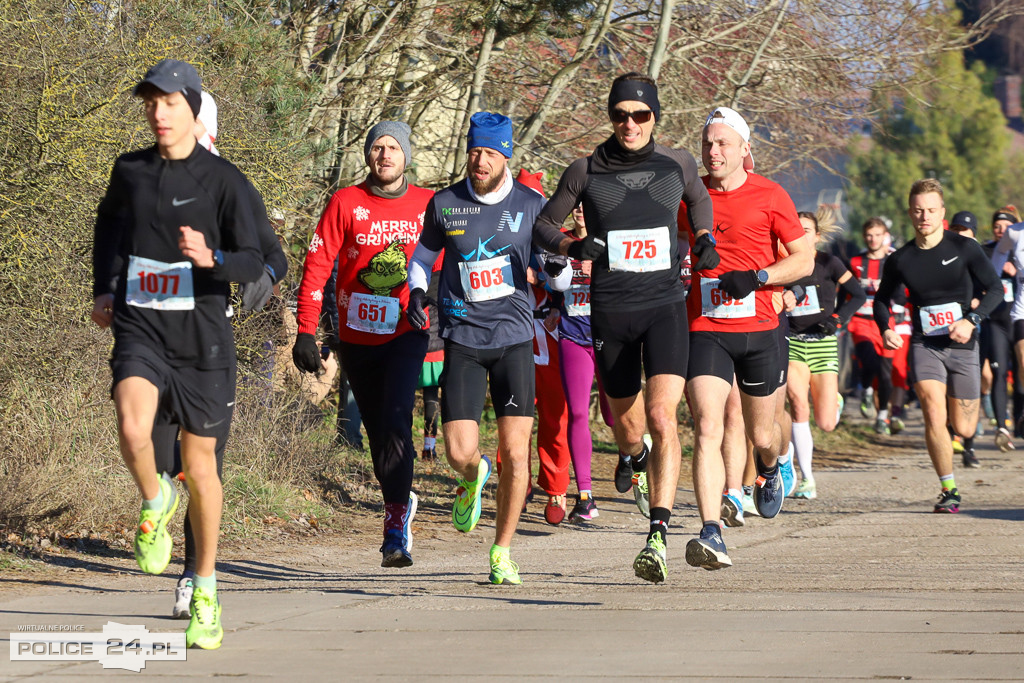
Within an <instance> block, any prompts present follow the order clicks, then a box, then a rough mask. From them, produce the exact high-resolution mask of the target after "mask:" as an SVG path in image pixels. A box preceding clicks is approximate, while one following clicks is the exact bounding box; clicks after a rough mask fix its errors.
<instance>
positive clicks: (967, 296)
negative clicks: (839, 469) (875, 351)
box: [874, 178, 1003, 513]
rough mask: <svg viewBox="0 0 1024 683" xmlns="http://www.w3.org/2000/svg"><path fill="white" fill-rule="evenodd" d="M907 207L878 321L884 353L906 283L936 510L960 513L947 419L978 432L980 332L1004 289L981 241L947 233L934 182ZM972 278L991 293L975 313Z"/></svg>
mask: <svg viewBox="0 0 1024 683" xmlns="http://www.w3.org/2000/svg"><path fill="white" fill-rule="evenodd" d="M909 205H910V208H909V211H908V213H909V214H910V220H911V221H912V222H913V224H914V230H915V232H916V236H915V238H914V241H913V242H910V243H908V244H906V245H904V246H903V247H901V248H900V249H898V250H896V252H895V253H893V254H892V255H891V256H889V259H888V260H887V261H886V264H885V269H884V270H883V271H882V282H881V283H880V284H879V286H878V292H877V293H876V294H875V303H874V314H875V323H876V324H877V325H878V330H879V332H881V333H882V342H883V344H884V345H885V347H886V348H890V349H898V348H901V347H902V346H903V339H902V338H901V337H900V336H899V335H898V334H897V333H896V332H895V331H894V330H891V329H889V302H890V300H891V299H892V296H893V294H894V292H896V290H897V289H898V288H899V287H900V286H906V288H907V291H908V292H909V301H910V303H911V304H912V305H913V307H914V309H913V310H914V315H913V320H912V324H913V330H914V331H913V335H912V337H911V344H912V353H911V354H910V355H911V363H912V364H913V365H912V369H913V372H912V374H913V376H914V377H915V384H914V391H915V392H917V397H918V399H919V400H920V401H921V413H922V414H923V415H924V423H925V443H926V444H927V446H928V455H929V456H930V457H931V460H932V465H933V466H934V467H935V472H936V474H938V475H939V480H940V481H941V482H942V492H941V493H940V495H939V501H938V502H937V503H936V504H935V512H946V513H952V512H959V510H960V500H961V499H960V493H959V491H958V490H957V488H956V482H955V480H954V478H953V443H952V440H951V439H950V435H949V432H948V431H947V430H946V421H947V417H948V419H949V422H950V423H951V424H952V426H953V429H954V430H955V431H956V432H957V433H958V434H961V435H973V434H974V430H975V428H976V427H977V424H978V404H979V402H980V398H981V373H980V369H979V364H978V345H977V342H976V341H975V336H976V335H975V332H976V330H977V329H978V327H979V325H980V324H981V321H982V319H983V318H985V317H987V316H988V315H989V314H990V313H991V312H992V311H993V310H995V308H996V306H998V305H999V302H1000V301H1002V298H1003V288H1002V285H1001V284H1000V282H999V276H998V275H997V274H996V271H995V269H994V268H993V267H992V264H991V262H990V261H989V260H988V259H987V258H985V254H984V253H983V252H982V250H981V247H980V246H979V245H978V243H977V242H975V241H974V240H971V239H967V238H965V237H962V236H960V235H957V234H954V233H952V232H948V231H944V230H943V229H942V219H943V217H944V216H945V215H946V207H945V203H944V202H943V196H942V185H941V184H940V183H939V182H938V181H937V180H934V179H932V178H925V179H923V180H919V181H917V182H916V183H914V184H913V186H911V188H910V199H909ZM972 277H973V278H974V279H976V280H977V281H978V282H979V283H981V285H982V286H983V287H984V288H985V290H986V291H985V296H984V298H982V300H981V303H980V304H979V305H978V307H977V308H976V309H974V310H973V311H972V310H971V294H972V279H971V278H972ZM947 403H948V406H947Z"/></svg>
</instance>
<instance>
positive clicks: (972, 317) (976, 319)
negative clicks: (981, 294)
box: [964, 311, 981, 327]
mask: <svg viewBox="0 0 1024 683" xmlns="http://www.w3.org/2000/svg"><path fill="white" fill-rule="evenodd" d="M964 318H965V319H966V320H967V322H969V323H971V324H972V325H974V326H975V327H980V326H981V316H980V315H978V314H977V313H975V312H974V311H971V312H970V313H968V314H967V315H965V316H964Z"/></svg>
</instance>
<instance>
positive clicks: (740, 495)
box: [729, 489, 743, 500]
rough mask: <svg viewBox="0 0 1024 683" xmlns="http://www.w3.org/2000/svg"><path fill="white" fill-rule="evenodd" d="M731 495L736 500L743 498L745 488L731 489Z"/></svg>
mask: <svg viewBox="0 0 1024 683" xmlns="http://www.w3.org/2000/svg"><path fill="white" fill-rule="evenodd" d="M729 495H730V496H732V497H733V498H735V499H736V500H743V489H729Z"/></svg>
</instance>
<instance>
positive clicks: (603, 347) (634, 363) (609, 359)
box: [590, 301, 690, 398]
mask: <svg viewBox="0 0 1024 683" xmlns="http://www.w3.org/2000/svg"><path fill="white" fill-rule="evenodd" d="M590 324H591V329H592V331H593V335H594V360H595V363H596V365H597V371H598V373H599V374H600V376H601V382H602V384H603V385H604V391H605V394H607V395H608V396H610V397H612V398H627V397H629V396H635V395H637V394H639V393H640V386H641V370H642V371H643V374H644V375H645V376H647V377H653V376H654V375H678V376H679V377H686V362H687V357H688V350H689V329H690V328H689V324H688V323H687V320H686V308H685V306H684V304H683V302H681V301H680V302H672V303H668V304H662V305H661V306H654V307H653V308H644V309H641V310H639V311H630V312H625V311H614V312H611V313H607V312H606V313H603V314H602V313H601V312H600V311H597V310H593V311H592V312H591V314H590Z"/></svg>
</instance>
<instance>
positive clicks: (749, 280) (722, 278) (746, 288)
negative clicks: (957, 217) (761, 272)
mask: <svg viewBox="0 0 1024 683" xmlns="http://www.w3.org/2000/svg"><path fill="white" fill-rule="evenodd" d="M718 279H719V283H718V288H719V289H720V290H722V291H723V292H725V293H726V294H728V295H729V296H731V297H732V298H733V299H743V298H745V297H746V296H747V295H748V294H750V293H751V292H753V291H754V290H755V289H757V288H758V286H759V285H760V284H761V283H760V282H758V281H757V272H756V271H753V270H730V271H729V272H728V273H722V274H721V275H719V276H718Z"/></svg>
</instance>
